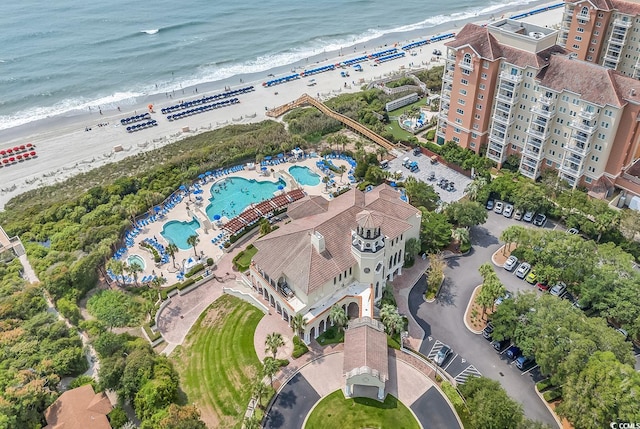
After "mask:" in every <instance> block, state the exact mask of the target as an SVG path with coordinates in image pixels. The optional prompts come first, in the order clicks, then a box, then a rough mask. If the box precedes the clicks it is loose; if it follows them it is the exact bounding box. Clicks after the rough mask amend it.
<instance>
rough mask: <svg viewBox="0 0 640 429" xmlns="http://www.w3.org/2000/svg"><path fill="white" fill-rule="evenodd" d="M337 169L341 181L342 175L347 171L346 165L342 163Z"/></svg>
mask: <svg viewBox="0 0 640 429" xmlns="http://www.w3.org/2000/svg"><path fill="white" fill-rule="evenodd" d="M338 170H339V171H340V183H342V175H343V174H344V173H346V172H347V167H345V166H344V165H341V166H340V168H338Z"/></svg>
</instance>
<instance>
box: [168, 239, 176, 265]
mask: <svg viewBox="0 0 640 429" xmlns="http://www.w3.org/2000/svg"><path fill="white" fill-rule="evenodd" d="M167 253H168V254H169V256H171V261H172V262H173V268H175V267H176V253H178V246H176V245H175V244H173V243H169V244H168V245H167Z"/></svg>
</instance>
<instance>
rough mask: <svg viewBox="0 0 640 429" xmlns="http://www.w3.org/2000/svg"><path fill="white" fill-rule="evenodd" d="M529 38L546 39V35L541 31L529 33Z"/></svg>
mask: <svg viewBox="0 0 640 429" xmlns="http://www.w3.org/2000/svg"><path fill="white" fill-rule="evenodd" d="M529 37H533V38H534V39H542V38H543V37H544V33H541V32H539V31H532V32H530V33H529Z"/></svg>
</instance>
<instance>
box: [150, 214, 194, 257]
mask: <svg viewBox="0 0 640 429" xmlns="http://www.w3.org/2000/svg"><path fill="white" fill-rule="evenodd" d="M198 228H200V222H198V221H197V220H195V219H194V220H192V221H191V222H181V221H178V220H172V221H169V222H167V223H165V224H164V226H163V227H162V232H161V233H160V234H161V235H162V236H163V237H164V238H165V239H166V240H167V241H168V242H169V243H173V244H175V245H176V246H178V248H179V249H181V250H187V249H191V246H189V244H188V243H187V238H189V237H190V236H192V235H198V233H197V232H196V229H198Z"/></svg>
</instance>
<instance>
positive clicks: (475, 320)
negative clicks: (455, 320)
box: [464, 285, 487, 335]
mask: <svg viewBox="0 0 640 429" xmlns="http://www.w3.org/2000/svg"><path fill="white" fill-rule="evenodd" d="M481 289H482V285H478V286H476V287H475V289H474V290H473V293H472V294H471V298H469V303H468V304H467V309H466V310H465V312H464V326H466V327H467V329H468V330H470V331H471V332H473V333H474V334H477V335H479V334H481V333H482V330H483V329H484V327H485V325H486V324H487V322H486V320H482V318H481V317H479V314H478V311H479V307H480V306H479V305H478V304H477V303H476V297H477V296H478V294H479V293H480V290H481Z"/></svg>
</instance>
